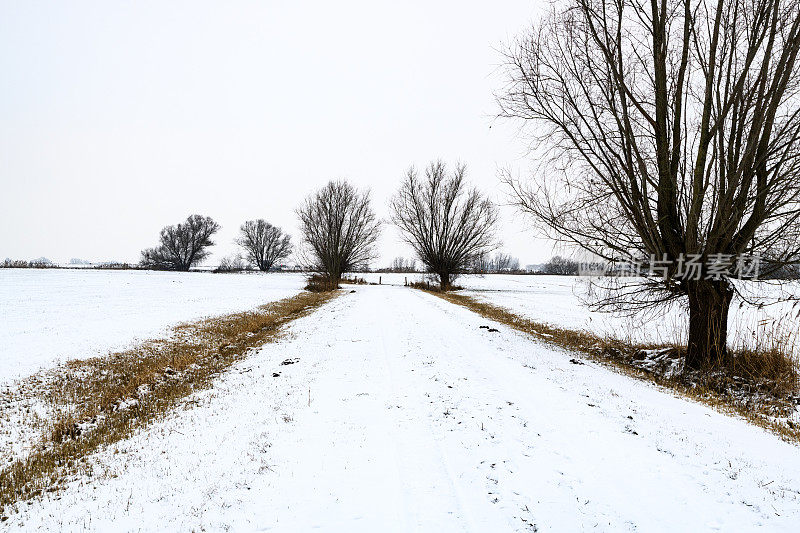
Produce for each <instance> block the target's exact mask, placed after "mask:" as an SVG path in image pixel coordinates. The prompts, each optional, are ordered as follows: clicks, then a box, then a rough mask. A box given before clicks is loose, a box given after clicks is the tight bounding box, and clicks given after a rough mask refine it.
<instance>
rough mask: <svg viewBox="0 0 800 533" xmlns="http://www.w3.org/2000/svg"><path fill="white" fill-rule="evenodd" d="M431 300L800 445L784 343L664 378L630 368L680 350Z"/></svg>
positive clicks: (482, 306)
mask: <svg viewBox="0 0 800 533" xmlns="http://www.w3.org/2000/svg"><path fill="white" fill-rule="evenodd" d="M430 292H431V294H435V295H436V296H438V297H440V298H442V299H444V300H446V301H448V302H451V303H454V304H457V305H461V306H463V307H466V308H467V309H469V310H470V311H473V312H475V313H477V314H479V315H481V316H483V317H485V318H488V319H490V320H494V321H496V322H500V323H501V324H505V325H507V326H510V327H513V328H514V329H516V330H518V331H521V332H523V333H527V334H529V335H532V336H534V337H536V338H537V339H539V340H541V341H544V342H547V343H550V344H554V345H556V346H559V347H561V348H565V349H568V350H573V351H578V352H581V353H583V354H585V355H586V356H588V357H589V358H591V359H593V360H595V361H598V362H601V363H603V364H605V365H607V366H610V367H612V368H614V369H616V370H617V371H619V372H622V373H624V374H626V375H629V376H632V377H635V378H637V379H642V380H645V381H650V382H653V383H656V384H658V385H660V386H663V387H666V388H669V389H671V390H673V391H676V392H678V393H679V394H681V395H683V396H685V397H688V398H693V399H695V400H697V401H700V402H702V403H704V404H706V405H709V406H711V407H713V408H715V409H717V410H719V411H722V412H725V413H728V414H738V415H740V416H742V417H743V418H745V419H746V420H748V421H750V422H752V423H754V424H756V425H758V426H761V427H763V428H766V429H768V430H770V431H772V432H774V433H775V434H777V435H779V436H780V437H781V438H783V439H784V440H787V441H789V442H794V443H798V442H800V427H797V425H795V424H793V423H792V422H791V421H788V420H781V419H782V418H783V419H785V418H786V417H787V416H788V415H789V414H791V413H792V412H794V410H795V406H794V405H793V404H792V402H791V397H793V396H795V397H796V396H797V395H798V389H799V388H800V384H799V383H798V364H797V361H796V359H795V358H794V357H793V356H792V353H794V352H793V351H787V348H788V347H787V344H786V341H785V339H772V342H769V343H766V342H764V343H762V344H761V345H759V346H758V347H757V349H755V350H745V349H741V348H740V349H736V350H734V351H733V354H732V358H731V363H730V364H729V366H727V367H725V368H721V369H716V370H714V371H709V372H706V373H702V374H701V373H685V374H681V375H678V376H674V377H664V376H661V375H658V374H654V373H651V372H647V371H645V370H642V369H641V368H637V367H636V366H633V365H632V364H631V361H633V360H634V358H635V357H636V354H637V353H641V351H642V350H652V349H672V350H676V351H679V352H681V353H683V351H684V350H685V348H684V347H682V346H675V345H655V344H634V343H630V342H626V341H622V340H619V339H611V338H607V337H601V336H598V335H595V334H593V333H591V332H587V331H578V330H571V329H564V328H556V327H553V326H550V325H548V324H542V323H538V322H535V321H533V320H529V319H526V318H524V317H521V316H519V315H516V314H514V313H512V312H510V311H508V310H507V309H504V308H502V307H498V306H496V305H492V304H488V303H484V302H480V301H478V300H476V299H474V298H471V297H469V296H466V295H463V294H456V293H452V292H441V291H430Z"/></svg>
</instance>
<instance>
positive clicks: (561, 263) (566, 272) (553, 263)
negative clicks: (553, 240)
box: [542, 255, 579, 276]
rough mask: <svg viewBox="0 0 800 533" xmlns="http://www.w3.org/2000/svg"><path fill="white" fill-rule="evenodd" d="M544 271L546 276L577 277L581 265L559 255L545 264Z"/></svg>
mask: <svg viewBox="0 0 800 533" xmlns="http://www.w3.org/2000/svg"><path fill="white" fill-rule="evenodd" d="M542 271H543V272H544V273H545V274H550V275H555V276H577V275H578V271H579V265H578V263H577V262H576V261H573V260H572V259H567V258H565V257H561V256H560V255H557V256H555V257H553V258H551V259H550V261H548V262H547V263H545V264H544V266H543V267H542Z"/></svg>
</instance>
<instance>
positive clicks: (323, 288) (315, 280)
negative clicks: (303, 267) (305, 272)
mask: <svg viewBox="0 0 800 533" xmlns="http://www.w3.org/2000/svg"><path fill="white" fill-rule="evenodd" d="M338 288H339V284H338V282H334V281H333V280H332V279H331V278H330V277H329V276H328V275H327V274H312V275H310V276H309V277H308V279H307V280H306V286H305V290H307V291H309V292H329V291H335V290H336V289H338Z"/></svg>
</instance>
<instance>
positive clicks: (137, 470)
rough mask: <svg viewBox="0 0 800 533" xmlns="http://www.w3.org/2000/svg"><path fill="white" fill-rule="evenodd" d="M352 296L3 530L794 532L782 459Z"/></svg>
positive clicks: (645, 388)
mask: <svg viewBox="0 0 800 533" xmlns="http://www.w3.org/2000/svg"><path fill="white" fill-rule="evenodd" d="M351 290H353V291H355V292H349V291H345V293H344V294H342V295H341V296H340V297H339V298H338V299H336V300H334V301H333V302H331V303H329V304H326V305H325V306H323V307H322V308H321V309H319V310H318V311H317V312H315V313H313V314H312V315H310V316H308V317H305V318H302V319H299V320H297V321H296V322H294V323H293V324H292V325H291V326H290V328H289V333H290V334H289V335H288V336H286V337H284V338H282V339H281V340H279V341H278V342H276V343H274V344H269V345H266V346H265V347H264V348H262V349H261V350H260V351H259V352H257V353H256V354H254V355H252V356H250V357H249V358H247V359H246V360H244V361H243V362H241V363H239V364H238V365H236V366H235V367H234V368H233V369H232V370H231V371H229V372H227V373H226V374H225V375H224V376H222V377H221V378H220V379H219V380H217V382H216V383H215V386H214V388H213V389H211V390H208V391H206V392H203V393H198V394H196V395H195V396H194V397H192V398H191V399H190V401H189V402H187V404H186V405H187V409H178V410H177V411H176V412H174V413H173V414H172V415H170V416H169V417H168V418H167V419H166V420H164V421H162V422H159V423H157V424H155V425H153V426H151V427H150V428H149V429H147V430H145V431H143V432H140V433H138V434H137V435H136V436H134V437H133V438H131V439H129V440H126V441H123V442H121V443H119V444H118V445H116V446H113V447H112V448H110V449H108V450H105V451H103V452H101V453H99V454H97V455H96V456H94V457H93V458H92V461H93V462H94V463H95V464H96V465H97V466H96V468H95V472H96V473H97V474H98V475H97V476H96V477H95V478H93V479H82V480H80V481H78V482H75V483H73V484H71V485H70V486H69V487H68V488H67V489H66V490H65V492H62V493H54V494H45V495H44V500H36V501H34V502H33V503H32V504H31V505H23V506H22V507H21V512H20V513H18V514H12V515H10V516H9V519H8V521H6V522H5V523H4V524H3V526H4V527H6V528H8V529H9V530H25V531H36V530H60V529H66V530H81V529H84V528H86V529H91V530H99V531H108V530H115V531H123V530H136V531H139V530H146V531H150V530H172V531H175V530H180V531H189V530H195V531H202V530H214V531H218V530H228V529H229V530H232V531H254V530H260V531H264V530H271V531H309V530H316V531H346V532H354V531H433V532H442V531H534V530H538V531H585V530H590V531H634V530H635V531H710V530H722V531H752V530H756V529H759V528H763V529H764V530H769V531H797V524H798V523H800V453H798V449H797V448H796V447H794V446H791V445H789V444H786V443H784V442H781V441H780V440H779V439H777V438H776V437H775V436H773V435H771V434H768V433H766V432H764V431H762V430H761V429H759V428H756V427H753V426H751V425H748V424H747V423H745V422H744V421H741V420H738V419H735V418H731V417H727V416H724V415H721V414H719V413H717V412H715V411H713V410H710V409H708V408H706V407H704V406H702V405H698V404H694V403H692V402H687V401H685V400H683V399H680V398H677V397H675V396H673V395H672V394H670V393H669V392H665V391H663V390H660V389H657V388H655V387H654V386H651V385H649V384H647V383H644V382H640V381H636V380H632V379H630V378H628V377H626V376H623V375H618V374H615V373H613V372H611V371H609V370H607V369H606V368H603V367H600V366H597V365H596V364H594V363H592V362H589V361H584V364H575V363H571V362H570V359H571V358H574V357H575V355H574V354H571V353H567V352H564V351H562V350H558V349H553V348H551V347H548V346H546V345H543V344H540V343H537V342H536V341H534V340H532V339H531V338H530V337H527V336H524V335H522V334H520V333H517V332H515V331H514V330H511V329H510V328H507V327H504V326H502V325H499V324H493V323H490V322H488V321H486V320H484V319H482V318H480V317H479V316H477V315H475V314H473V313H471V312H469V311H467V310H465V309H463V308H461V307H458V306H455V305H452V304H449V303H447V302H445V301H443V300H441V299H438V298H436V297H435V296H432V295H429V294H425V293H422V292H419V291H413V290H409V289H404V288H400V287H374V286H356V287H352V288H351ZM482 325H491V326H493V327H494V328H497V330H498V331H497V332H489V331H487V330H486V329H481V328H480V326H482ZM290 358H297V359H298V361H297V362H296V363H294V364H290V365H281V362H282V361H285V360H287V359H290ZM273 373H279V376H278V377H273ZM103 472H105V473H104V474H103Z"/></svg>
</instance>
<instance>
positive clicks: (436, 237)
mask: <svg viewBox="0 0 800 533" xmlns="http://www.w3.org/2000/svg"><path fill="white" fill-rule="evenodd" d="M465 173H466V167H465V166H464V165H462V164H459V165H457V166H456V167H455V170H454V171H453V172H452V173H450V174H448V172H447V168H446V167H445V165H444V163H442V162H441V161H435V162H433V163H431V164H430V165H428V167H427V168H426V169H425V177H424V178H423V179H420V178H419V177H418V176H417V172H416V170H415V169H414V168H413V167H412V168H410V169H409V170H408V172H407V173H406V177H405V179H404V180H403V184H402V185H401V186H400V190H399V191H398V192H397V194H396V195H395V196H394V198H393V199H392V201H391V212H392V222H393V223H394V224H396V225H397V226H398V227H399V228H400V230H401V231H402V233H403V238H404V239H405V240H406V242H408V244H410V245H411V247H412V248H413V249H414V251H415V252H416V253H417V255H418V256H419V259H420V260H421V261H422V264H423V265H424V266H425V268H426V269H427V270H428V272H432V273H434V274H436V275H437V276H438V278H439V286H440V287H441V289H443V290H446V289H448V288H449V287H450V286H451V283H452V282H453V280H454V278H455V276H457V275H458V274H461V273H462V272H464V271H466V270H467V269H468V268H469V267H470V265H471V263H473V261H474V260H475V259H476V258H477V257H479V256H481V255H482V254H485V253H487V252H488V251H489V250H491V249H492V248H494V247H495V246H496V243H495V238H494V229H495V223H496V222H497V211H496V209H495V207H494V205H493V204H492V203H491V202H490V201H489V200H488V199H486V198H484V197H483V196H482V195H481V194H480V193H479V192H478V191H477V189H472V188H468V187H467V184H466V181H465V179H464V176H465Z"/></svg>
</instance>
